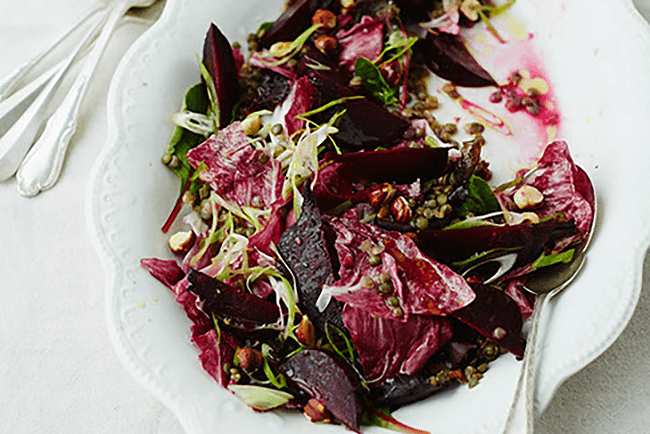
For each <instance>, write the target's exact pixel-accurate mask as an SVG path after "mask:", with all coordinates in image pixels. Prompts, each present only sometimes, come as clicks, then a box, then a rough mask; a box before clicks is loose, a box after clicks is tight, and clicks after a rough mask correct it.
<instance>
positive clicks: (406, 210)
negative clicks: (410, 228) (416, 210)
mask: <svg viewBox="0 0 650 434" xmlns="http://www.w3.org/2000/svg"><path fill="white" fill-rule="evenodd" d="M390 213H391V214H392V215H393V218H394V219H395V221H396V222H399V223H408V222H410V221H411V217H413V214H412V212H411V207H410V206H409V204H408V201H407V200H406V199H405V198H404V197H403V196H400V197H398V198H397V199H395V200H394V201H393V203H392V204H391V206H390Z"/></svg>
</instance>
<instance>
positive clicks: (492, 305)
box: [452, 283, 526, 358]
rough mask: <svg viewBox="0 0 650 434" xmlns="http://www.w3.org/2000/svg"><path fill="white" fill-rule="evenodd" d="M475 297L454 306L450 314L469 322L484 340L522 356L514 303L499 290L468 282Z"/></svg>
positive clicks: (519, 314)
mask: <svg viewBox="0 0 650 434" xmlns="http://www.w3.org/2000/svg"><path fill="white" fill-rule="evenodd" d="M471 286H472V289H473V290H474V293H475V294H476V299H475V300H474V301H473V302H472V303H470V304H469V305H468V306H466V307H464V308H462V309H458V310H457V311H455V312H453V313H452V316H453V317H454V318H456V319H458V320H460V321H461V322H463V323H465V324H467V325H469V326H470V327H472V328H473V329H475V330H476V331H478V332H479V333H480V334H482V335H483V336H484V337H485V338H486V339H488V340H490V341H492V342H494V343H496V344H497V345H499V346H501V347H503V348H505V349H506V350H508V351H510V352H511V353H512V354H514V355H515V356H517V357H518V358H522V357H523V356H524V348H525V346H526V342H525V341H524V339H523V338H522V337H521V327H522V326H523V319H522V317H521V312H520V310H519V306H517V303H515V301H514V300H513V299H512V298H510V296H508V295H506V294H505V293H504V292H503V291H501V290H500V289H497V288H494V287H492V286H489V285H484V284H482V283H471Z"/></svg>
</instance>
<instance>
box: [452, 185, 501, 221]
mask: <svg viewBox="0 0 650 434" xmlns="http://www.w3.org/2000/svg"><path fill="white" fill-rule="evenodd" d="M466 188H467V191H468V195H467V197H466V198H465V201H464V202H463V203H462V204H461V205H459V206H457V207H456V212H457V213H458V214H459V215H461V216H462V217H466V216H467V215H469V214H473V215H483V214H489V213H493V212H498V211H500V210H501V205H500V204H499V201H498V200H497V198H496V197H495V196H494V193H492V189H491V188H490V186H489V185H488V183H487V182H485V181H484V180H483V179H482V178H479V177H478V176H476V175H472V176H471V177H470V178H469V180H468V181H467V185H466Z"/></svg>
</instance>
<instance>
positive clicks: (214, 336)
mask: <svg viewBox="0 0 650 434" xmlns="http://www.w3.org/2000/svg"><path fill="white" fill-rule="evenodd" d="M192 341H193V342H194V343H195V344H196V346H197V347H198V348H199V350H200V351H201V354H200V355H199V360H201V365H202V366H203V369H205V371H206V372H207V373H208V374H210V376H211V377H212V378H214V379H215V380H216V381H217V383H218V384H219V385H220V386H224V387H225V386H226V385H227V384H228V381H229V374H228V373H226V370H225V369H224V368H223V367H224V365H225V364H226V363H229V362H230V361H232V359H233V356H234V355H235V351H236V350H237V348H239V346H240V344H239V342H238V341H237V339H235V338H234V337H232V336H231V335H230V334H228V333H227V332H225V331H223V330H221V331H220V332H217V330H215V329H211V330H209V331H207V332H206V333H204V334H202V335H197V336H194V337H193V338H192Z"/></svg>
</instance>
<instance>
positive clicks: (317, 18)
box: [311, 9, 336, 33]
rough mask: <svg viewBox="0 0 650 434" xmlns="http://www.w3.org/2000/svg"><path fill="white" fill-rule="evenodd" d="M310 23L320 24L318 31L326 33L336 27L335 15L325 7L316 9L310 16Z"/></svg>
mask: <svg viewBox="0 0 650 434" xmlns="http://www.w3.org/2000/svg"><path fill="white" fill-rule="evenodd" d="M311 24H312V25H313V26H315V25H317V24H320V25H321V26H320V27H319V28H318V30H317V31H318V33H327V32H329V31H330V30H333V29H334V28H336V15H334V13H333V12H331V11H328V10H327V9H318V10H317V11H316V12H315V13H314V15H313V16H312V17H311Z"/></svg>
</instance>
